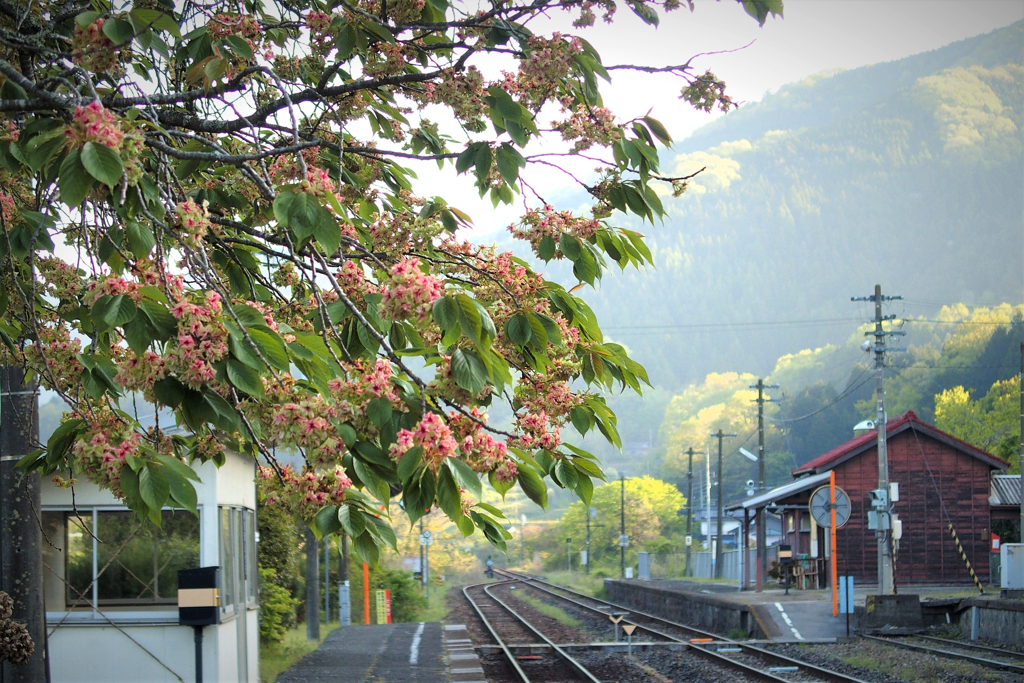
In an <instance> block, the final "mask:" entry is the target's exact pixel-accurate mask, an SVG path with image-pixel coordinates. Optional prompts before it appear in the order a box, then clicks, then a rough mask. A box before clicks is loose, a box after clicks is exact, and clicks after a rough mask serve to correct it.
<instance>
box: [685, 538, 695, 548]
mask: <svg viewBox="0 0 1024 683" xmlns="http://www.w3.org/2000/svg"><path fill="white" fill-rule="evenodd" d="M692 545H693V536H687V537H686V547H687V548H689V547H690V546H692Z"/></svg>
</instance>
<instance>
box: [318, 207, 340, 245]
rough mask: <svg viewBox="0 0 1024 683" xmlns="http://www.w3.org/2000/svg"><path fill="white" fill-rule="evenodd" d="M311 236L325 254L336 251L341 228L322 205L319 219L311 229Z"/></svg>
mask: <svg viewBox="0 0 1024 683" xmlns="http://www.w3.org/2000/svg"><path fill="white" fill-rule="evenodd" d="M313 237H314V238H316V241H317V242H319V243H320V246H321V247H322V248H323V250H324V254H326V255H327V256H332V255H334V253H335V252H336V251H338V247H339V246H341V228H340V227H338V221H336V220H335V219H334V217H333V216H331V214H330V213H329V212H328V211H326V210H324V209H323V208H322V207H321V209H320V221H319V222H318V223H317V224H316V228H315V229H314V230H313Z"/></svg>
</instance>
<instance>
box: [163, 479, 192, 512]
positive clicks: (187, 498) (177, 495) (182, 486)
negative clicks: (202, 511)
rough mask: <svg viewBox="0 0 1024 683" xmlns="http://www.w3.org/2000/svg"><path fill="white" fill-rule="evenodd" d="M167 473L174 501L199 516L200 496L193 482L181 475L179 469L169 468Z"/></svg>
mask: <svg viewBox="0 0 1024 683" xmlns="http://www.w3.org/2000/svg"><path fill="white" fill-rule="evenodd" d="M165 474H166V476H167V484H168V488H169V490H170V494H171V498H173V499H174V502H176V503H177V504H178V505H180V506H181V507H182V508H184V509H185V510H188V511H189V512H191V513H192V514H193V515H195V516H196V517H198V516H199V510H198V507H197V503H198V497H197V496H196V489H195V487H194V486H193V485H192V482H190V481H189V480H188V479H186V478H185V477H183V476H181V475H180V474H179V473H178V472H177V471H173V470H168V471H167V472H166V473H165Z"/></svg>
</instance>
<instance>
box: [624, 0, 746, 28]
mask: <svg viewBox="0 0 1024 683" xmlns="http://www.w3.org/2000/svg"><path fill="white" fill-rule="evenodd" d="M626 4H627V5H629V8H630V9H631V10H633V14H635V15H637V16H638V17H640V18H641V19H642V20H643V22H644V23H645V24H650V25H651V26H657V25H658V13H657V12H655V11H654V10H653V9H652V8H651V7H649V6H648V5H647V3H645V2H644V1H643V0H626ZM748 11H749V10H748Z"/></svg>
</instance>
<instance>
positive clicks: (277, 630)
mask: <svg viewBox="0 0 1024 683" xmlns="http://www.w3.org/2000/svg"><path fill="white" fill-rule="evenodd" d="M276 581H277V572H276V571H275V570H273V569H270V568H267V567H260V643H262V644H263V645H273V644H275V643H280V642H281V640H282V639H283V638H284V634H285V633H287V631H288V625H289V624H290V623H291V621H290V620H291V619H292V618H293V617H294V615H295V604H296V603H297V602H298V601H297V600H296V599H295V598H293V597H292V596H291V594H290V593H289V592H288V591H287V590H285V589H284V588H282V587H281V586H279V585H278V584H277V583H276Z"/></svg>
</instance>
